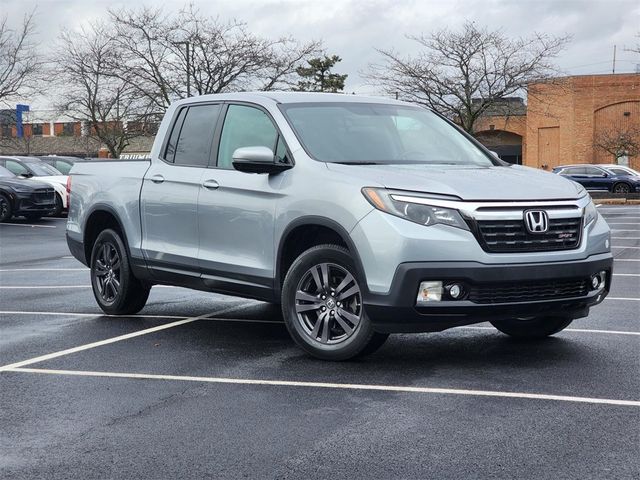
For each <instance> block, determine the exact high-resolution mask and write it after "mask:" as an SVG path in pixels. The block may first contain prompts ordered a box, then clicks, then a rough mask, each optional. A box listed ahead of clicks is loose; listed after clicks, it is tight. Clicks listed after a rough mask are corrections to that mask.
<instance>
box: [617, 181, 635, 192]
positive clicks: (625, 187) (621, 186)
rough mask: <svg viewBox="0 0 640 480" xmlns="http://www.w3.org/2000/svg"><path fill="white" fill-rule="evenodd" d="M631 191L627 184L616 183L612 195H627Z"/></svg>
mask: <svg viewBox="0 0 640 480" xmlns="http://www.w3.org/2000/svg"><path fill="white" fill-rule="evenodd" d="M630 191H631V187H630V186H629V184H628V183H616V184H615V185H614V186H613V193H629V192H630Z"/></svg>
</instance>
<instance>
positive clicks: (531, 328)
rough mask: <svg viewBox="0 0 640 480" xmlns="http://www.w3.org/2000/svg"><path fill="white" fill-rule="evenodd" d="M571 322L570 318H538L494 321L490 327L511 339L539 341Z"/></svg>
mask: <svg viewBox="0 0 640 480" xmlns="http://www.w3.org/2000/svg"><path fill="white" fill-rule="evenodd" d="M572 321H573V319H572V318H566V317H540V318H532V319H529V320H520V319H511V320H496V321H494V322H491V325H493V326H494V327H496V328H497V329H498V330H500V331H501V332H502V333H504V334H506V335H509V336H510V337H513V338H517V339H520V340H539V339H542V338H546V337H549V336H551V335H553V334H555V333H558V332H560V331H562V330H564V329H565V328H567V327H568V326H569V325H570V324H571V322H572Z"/></svg>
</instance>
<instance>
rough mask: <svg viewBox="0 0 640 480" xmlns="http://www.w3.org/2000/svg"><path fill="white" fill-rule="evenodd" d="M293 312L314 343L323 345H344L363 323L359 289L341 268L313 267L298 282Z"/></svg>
mask: <svg viewBox="0 0 640 480" xmlns="http://www.w3.org/2000/svg"><path fill="white" fill-rule="evenodd" d="M295 309H296V316H297V319H298V322H299V323H300V325H301V326H302V328H303V330H304V332H305V333H306V334H307V335H308V336H309V337H311V338H312V339H313V340H315V341H317V342H320V343H322V344H326V345H331V344H336V343H340V342H343V341H345V340H346V339H348V338H349V337H351V335H353V333H354V332H355V331H356V329H357V327H358V325H359V324H360V321H361V319H362V314H363V309H362V294H361V292H360V286H359V285H358V282H357V281H356V279H355V277H354V276H353V275H352V274H351V273H349V272H348V271H347V270H346V269H345V268H343V267H341V266H340V265H336V264H333V263H321V264H318V265H314V266H313V267H311V268H310V269H309V270H307V271H306V272H305V274H304V275H302V278H301V279H300V282H298V286H297V288H296V296H295Z"/></svg>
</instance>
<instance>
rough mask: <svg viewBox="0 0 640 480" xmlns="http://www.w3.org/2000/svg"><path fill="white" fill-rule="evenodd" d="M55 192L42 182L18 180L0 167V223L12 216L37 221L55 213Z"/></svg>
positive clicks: (18, 178)
mask: <svg viewBox="0 0 640 480" xmlns="http://www.w3.org/2000/svg"><path fill="white" fill-rule="evenodd" d="M55 197H56V191H55V189H54V188H53V187H52V186H51V185H48V184H46V183H44V182H39V181H36V180H29V179H25V178H20V177H18V176H16V175H14V174H13V173H12V172H10V171H9V170H7V169H6V168H4V167H0V223H2V222H6V221H8V220H10V219H11V218H12V217H14V216H23V217H26V218H28V219H37V218H40V217H43V216H45V215H52V214H54V213H55V211H56V200H55Z"/></svg>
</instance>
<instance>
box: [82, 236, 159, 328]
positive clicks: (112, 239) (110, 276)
mask: <svg viewBox="0 0 640 480" xmlns="http://www.w3.org/2000/svg"><path fill="white" fill-rule="evenodd" d="M90 265H91V287H92V288H93V295H94V297H95V298H96V302H98V305H99V306H100V308H101V309H102V311H103V312H105V313H107V314H109V315H131V314H134V313H138V312H139V311H140V310H142V308H143V307H144V306H145V304H146V303H147V298H149V291H150V290H151V288H150V287H149V286H147V285H145V284H143V283H142V282H140V281H139V280H138V279H137V278H136V277H134V276H133V273H132V272H131V266H130V264H129V256H128V254H127V249H126V248H125V245H124V242H123V241H122V239H121V238H120V234H119V233H118V232H116V231H115V230H111V229H107V230H104V231H103V232H101V233H100V235H98V238H96V241H95V243H94V244H93V248H92V251H91V264H90Z"/></svg>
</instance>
